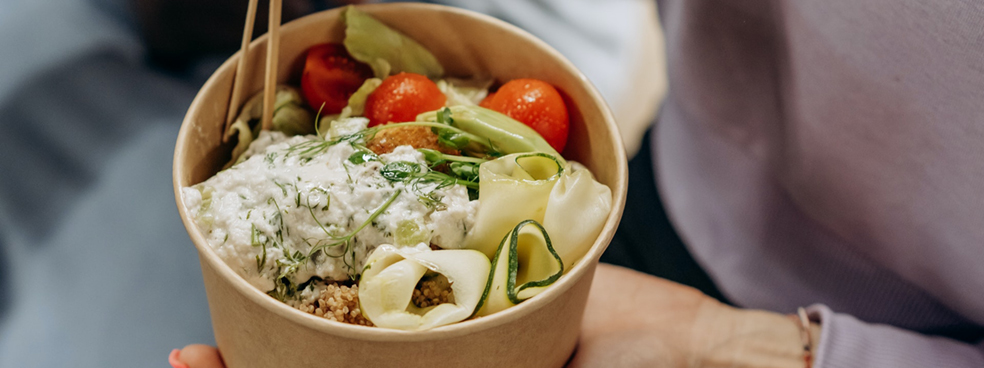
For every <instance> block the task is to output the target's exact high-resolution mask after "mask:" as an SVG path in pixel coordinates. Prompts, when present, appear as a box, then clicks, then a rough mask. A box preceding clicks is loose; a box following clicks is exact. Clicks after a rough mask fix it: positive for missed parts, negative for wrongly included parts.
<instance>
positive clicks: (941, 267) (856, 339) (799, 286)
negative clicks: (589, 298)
mask: <svg viewBox="0 0 984 368" xmlns="http://www.w3.org/2000/svg"><path fill="white" fill-rule="evenodd" d="M659 5H660V13H661V18H662V20H663V24H664V27H665V29H666V33H667V41H668V46H667V47H668V54H669V71H670V95H669V97H668V99H667V101H666V104H665V107H664V110H663V113H662V115H661V119H660V124H659V125H658V127H657V134H655V135H654V140H655V141H654V143H655V144H654V147H655V148H654V152H653V153H654V155H655V156H654V157H655V158H656V161H655V162H656V166H657V177H658V180H657V182H658V185H659V188H660V191H661V194H662V196H663V198H664V200H665V202H666V203H667V207H668V211H669V213H670V216H671V219H672V220H673V222H674V224H675V225H676V227H677V228H678V230H679V231H680V233H681V234H682V237H683V238H684V240H685V242H686V243H687V244H688V245H689V246H690V248H691V250H692V252H693V253H694V254H695V256H696V257H697V258H698V260H699V261H700V262H701V263H702V265H703V266H704V267H705V268H706V269H707V270H708V271H709V272H710V274H711V276H712V277H713V278H714V280H715V281H716V282H717V283H718V285H719V286H720V287H721V288H722V290H723V292H724V293H725V294H726V295H727V296H728V297H729V298H730V299H731V300H733V301H735V302H736V303H738V304H740V305H742V306H744V307H750V308H763V309H768V310H773V311H777V312H785V313H788V312H791V311H793V310H794V309H795V308H796V307H797V306H801V305H813V307H812V308H811V310H812V317H813V318H814V319H816V320H817V321H819V322H820V323H821V324H822V326H823V334H822V338H821V340H822V341H821V342H820V346H819V351H818V356H817V358H816V366H818V367H823V368H832V367H984V343H982V337H984V3H982V2H980V1H972V0H962V1H961V0H949V1H943V0H939V1H935V0H934V1H925V0H895V1H888V0H825V1H783V0H776V1H766V0H754V1H753V0H746V1H720V0H666V1H662V2H661V3H660V4H659Z"/></svg>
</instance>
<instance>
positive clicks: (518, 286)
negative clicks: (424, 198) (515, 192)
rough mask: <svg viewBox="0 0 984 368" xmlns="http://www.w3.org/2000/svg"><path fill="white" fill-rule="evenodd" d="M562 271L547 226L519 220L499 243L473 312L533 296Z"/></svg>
mask: <svg viewBox="0 0 984 368" xmlns="http://www.w3.org/2000/svg"><path fill="white" fill-rule="evenodd" d="M563 274H564V262H563V261H562V260H561V258H560V256H559V255H558V254H557V252H556V251H555V250H554V248H553V245H552V244H551V242H550V236H549V235H548V234H547V230H546V229H544V228H543V226H542V225H540V223H538V222H536V221H534V220H525V221H522V222H520V223H519V224H517V225H516V226H515V227H514V228H513V229H512V231H510V232H509V234H507V235H506V237H505V238H503V239H502V242H500V243H499V248H498V250H497V251H496V254H495V258H494V259H493V260H492V273H490V274H489V279H488V283H487V285H486V286H485V291H484V292H483V297H482V303H481V304H480V305H479V306H478V308H477V312H476V315H478V316H486V315H489V314H492V313H495V312H498V311H501V310H503V309H506V308H509V307H511V306H513V305H516V304H519V303H521V302H523V301H524V300H526V299H529V298H532V297H533V296H535V295H537V294H539V293H540V292H542V291H543V290H544V289H545V288H546V287H547V286H550V285H551V284H553V283H554V282H555V281H557V279H559V278H560V276H561V275H563Z"/></svg>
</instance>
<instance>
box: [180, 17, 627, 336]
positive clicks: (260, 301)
mask: <svg viewBox="0 0 984 368" xmlns="http://www.w3.org/2000/svg"><path fill="white" fill-rule="evenodd" d="M356 7H358V8H359V9H360V10H364V11H366V12H367V13H370V14H372V13H375V12H376V11H379V10H381V11H384V12H385V11H399V10H406V9H409V10H414V11H427V12H437V13H446V14H450V15H453V16H460V17H464V18H470V19H472V20H474V21H478V22H483V23H488V24H490V25H492V26H494V27H497V28H500V29H502V30H503V31H505V32H508V33H510V34H511V35H514V36H517V37H520V38H524V39H527V40H529V41H531V42H532V43H534V44H535V45H536V47H538V48H540V49H541V50H542V51H544V52H546V53H547V54H548V55H549V56H550V57H552V58H554V59H555V60H557V61H559V63H560V64H561V67H562V69H563V70H564V72H566V73H568V74H570V75H572V76H574V77H576V78H577V79H578V80H579V81H580V82H581V85H582V86H583V87H584V88H585V91H586V92H587V95H588V97H589V100H590V101H591V102H594V103H595V104H596V105H597V106H598V107H599V110H600V112H601V115H602V116H603V119H602V120H603V121H604V124H605V127H606V128H607V130H609V131H610V132H611V134H610V140H611V145H612V147H614V148H615V149H617V150H619V151H618V152H615V155H614V156H615V162H614V164H615V165H616V175H615V181H614V183H612V184H613V185H612V187H611V190H612V210H611V212H610V213H609V215H608V217H607V218H606V220H605V225H604V227H602V230H601V233H600V234H599V235H598V238H597V239H595V242H594V243H593V244H592V245H591V248H590V249H589V250H588V252H587V253H586V254H585V255H584V256H582V257H581V259H580V260H578V261H577V262H576V263H575V264H574V266H573V267H572V268H571V270H570V271H569V272H565V274H564V276H563V277H561V278H560V279H559V280H558V281H557V282H556V283H554V285H552V286H551V287H549V288H547V289H546V290H544V291H543V292H541V293H540V294H537V295H536V296H534V297H532V298H530V299H528V300H526V301H524V302H523V303H520V304H518V305H515V306H513V307H510V308H509V309H508V310H506V311H503V312H499V313H494V314H491V315H488V316H484V317H480V318H475V319H471V320H466V321H461V322H457V323H452V324H449V325H445V326H440V327H436V328H433V329H430V330H424V331H402V330H395V329H387V328H379V327H367V326H359V325H352V324H347V323H341V322H335V321H330V320H327V319H325V318H322V317H317V316H315V315H313V314H309V313H304V312H302V311H300V310H297V309H295V308H292V307H290V306H288V305H287V304H285V303H283V302H281V301H279V300H276V299H274V298H272V297H270V296H269V295H267V294H266V293H263V292H262V291H260V290H259V289H257V288H255V287H253V286H252V285H250V284H249V283H248V282H246V280H245V279H243V278H242V277H241V276H239V274H237V273H236V272H235V271H234V270H233V269H232V268H231V267H230V266H228V265H227V264H226V263H225V262H223V261H222V259H221V258H220V257H219V256H218V254H217V253H216V252H215V250H214V249H213V248H212V247H211V246H209V245H208V241H207V240H206V239H205V237H204V235H203V234H202V232H201V231H200V230H199V229H198V227H197V225H195V223H194V221H192V218H193V216H191V214H190V213H189V211H188V209H187V208H186V207H185V205H184V203H183V201H182V199H181V188H182V186H184V185H189V184H187V183H183V182H181V177H182V174H181V173H182V171H184V169H185V167H184V166H183V165H182V164H181V160H180V158H181V157H180V155H181V152H184V151H186V145H188V144H189V142H190V141H191V140H190V137H191V136H192V135H193V134H195V132H194V131H193V130H192V129H191V126H192V122H191V121H192V120H193V116H192V113H193V112H194V111H196V110H198V109H200V108H201V107H202V105H203V104H204V102H203V99H204V95H203V93H202V91H204V90H207V89H211V88H214V86H215V85H217V84H218V83H219V75H220V74H222V72H224V71H225V70H227V69H235V64H236V63H237V61H238V60H239V58H240V57H242V51H238V52H236V53H235V54H233V55H232V56H230V57H229V59H227V60H226V61H225V62H223V63H222V65H221V66H219V67H218V68H217V69H216V70H215V72H213V73H212V75H211V76H210V77H209V78H208V80H207V81H206V82H205V83H204V84H203V85H202V87H201V88H200V89H199V92H198V93H197V94H196V96H195V99H194V100H193V101H192V103H191V105H190V106H189V108H188V112H187V114H186V115H185V117H184V119H183V120H182V123H181V128H180V130H179V132H178V137H177V142H176V144H175V148H174V156H173V162H172V165H173V166H172V183H173V186H174V194H175V202H176V204H177V207H178V213H179V215H180V217H181V221H182V223H183V224H184V226H185V229H186V230H187V232H188V235H189V237H190V238H191V241H192V243H193V244H194V245H195V248H196V249H197V250H198V253H199V255H200V259H201V260H202V262H206V263H208V265H209V266H210V267H211V268H212V269H213V270H214V271H215V272H216V273H218V274H219V275H220V277H221V278H224V279H226V281H227V282H229V284H231V285H232V286H233V287H234V288H235V289H236V291H237V292H239V293H240V294H241V295H243V296H245V297H246V298H247V299H249V300H251V301H252V302H254V303H256V305H258V306H260V307H262V308H264V309H266V310H268V311H270V312H272V313H275V314H277V315H278V316H280V317H281V318H284V319H286V320H288V321H291V322H293V323H296V324H298V325H300V326H303V327H305V328H308V329H312V330H315V331H318V332H322V333H327V334H330V335H335V336H344V337H345V338H349V339H359V340H369V341H384V342H414V341H427V340H438V339H447V338H453V337H458V336H463V335H467V334H473V333H476V332H478V331H482V330H487V329H491V328H494V327H496V326H500V325H504V324H507V323H510V322H512V321H515V320H517V319H520V318H522V317H524V316H526V315H528V314H530V313H533V312H534V311H536V310H538V309H540V308H541V307H543V306H545V305H547V304H549V303H550V302H552V301H553V300H555V299H557V298H558V297H559V296H560V295H562V294H563V293H565V292H566V291H567V290H569V289H570V288H571V287H573V286H574V285H575V283H576V282H577V281H579V280H580V279H581V278H582V277H584V276H585V274H586V273H587V272H588V271H589V270H593V269H594V265H595V263H596V262H597V261H598V259H600V257H601V254H602V253H603V252H604V250H605V248H607V246H608V244H609V243H610V242H611V239H612V237H613V236H614V234H615V230H616V229H617V227H618V224H619V221H620V220H621V215H622V211H623V210H624V207H625V197H626V191H627V187H628V166H627V158H626V156H625V148H624V145H623V142H622V138H621V135H620V134H619V130H618V126H617V125H616V123H615V118H614V115H613V114H612V112H611V109H610V108H609V106H608V104H607V103H606V102H605V100H604V99H603V98H602V97H601V94H600V93H599V92H598V90H597V88H595V86H594V85H593V84H592V83H591V82H590V81H589V80H588V78H587V77H586V76H585V75H584V74H583V73H581V71H580V70H578V69H577V68H576V67H574V65H573V63H571V62H570V61H569V60H567V58H565V57H564V56H563V55H561V54H560V52H558V51H557V50H555V49H554V48H553V47H551V46H549V45H547V44H546V43H545V42H544V41H542V40H540V39H539V38H537V37H535V36H533V35H531V34H530V33H528V32H526V31H524V30H522V29H520V28H519V27H516V26H514V25H512V24H509V23H506V22H504V21H502V20H499V19H497V18H494V17H491V16H488V15H484V14H481V13H477V12H473V11H470V10H466V9H461V8H454V7H449V6H444V5H437V4H421V3H388V4H363V5H356ZM344 9H345V8H344V7H339V8H334V9H329V10H325V11H322V12H317V13H313V14H309V15H307V16H304V17H301V18H298V19H295V20H293V21H291V22H289V23H286V24H284V25H283V26H282V27H281V32H283V34H288V33H291V32H292V31H293V30H295V29H299V28H306V27H305V26H307V25H308V24H310V23H314V22H319V21H323V18H325V17H329V16H332V13H338V12H341V11H343V10H344ZM267 38H268V35H267V34H264V35H262V36H260V37H258V38H257V39H255V40H253V41H252V42H251V44H250V49H255V48H258V47H262V48H265V46H266V40H267ZM578 323H580V321H578Z"/></svg>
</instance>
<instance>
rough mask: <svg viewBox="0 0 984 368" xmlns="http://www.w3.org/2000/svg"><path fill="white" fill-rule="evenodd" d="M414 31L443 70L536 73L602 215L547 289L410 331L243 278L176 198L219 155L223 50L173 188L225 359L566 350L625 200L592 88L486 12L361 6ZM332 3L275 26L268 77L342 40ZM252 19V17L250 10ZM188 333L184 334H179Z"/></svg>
mask: <svg viewBox="0 0 984 368" xmlns="http://www.w3.org/2000/svg"><path fill="white" fill-rule="evenodd" d="M360 9H361V10H363V11H365V12H367V13H369V14H371V15H372V16H374V17H376V18H377V19H379V20H380V21H382V22H383V23H385V24H387V25H389V26H390V27H393V28H395V29H397V30H400V31H402V32H404V33H406V34H407V35H409V36H410V37H412V38H414V39H415V40H417V41H418V42H420V43H421V44H423V45H424V46H425V47H427V48H428V49H430V51H431V52H433V53H434V55H435V56H436V57H437V58H438V60H440V61H441V63H442V64H443V65H444V67H445V70H446V75H449V76H461V77H467V76H492V77H494V78H496V80H497V81H499V82H500V83H502V82H505V81H508V80H511V79H515V78H521V77H532V78H538V79H541V80H544V81H547V82H549V83H551V84H553V85H554V86H556V87H558V89H559V90H560V91H561V92H562V93H563V94H564V97H565V98H566V100H567V104H568V108H569V110H570V116H571V128H570V140H569V141H568V145H567V148H566V150H565V151H564V152H563V155H564V156H565V157H567V158H568V159H571V160H576V161H579V162H581V163H583V164H584V165H586V166H587V167H588V168H590V169H591V171H592V172H593V173H594V174H595V176H596V177H597V180H598V181H600V182H601V183H604V184H606V185H608V186H609V187H610V188H611V189H612V195H613V206H612V211H611V214H610V215H609V216H608V219H607V222H606V223H605V226H604V228H603V229H602V231H601V234H600V235H599V236H598V239H597V240H596V241H595V243H594V245H593V246H592V248H591V249H590V250H589V251H588V253H587V254H586V255H585V256H584V257H583V258H582V259H581V260H580V261H578V262H577V264H576V265H575V266H574V267H572V268H571V269H570V270H569V271H568V272H567V273H566V274H565V275H564V276H563V277H561V278H560V280H558V281H557V282H556V283H554V285H552V286H551V287H550V288H549V289H548V290H546V291H544V292H542V293H540V294H539V295H537V296H535V297H533V298H531V299H529V300H527V301H525V302H523V303H521V304H519V305H517V306H514V307H512V308H510V309H507V310H505V311H502V312H499V313H496V314H493V315H490V316H486V317H481V318H478V319H474V320H469V321H464V322H460V323H456V324H452V325H448V326H443V327H439V328H435V329H432V330H428V331H421V332H405V331H397V330H390V329H383V328H377V327H363V326H355V325H348V324H343V323H338V322H332V321H328V320H326V319H323V318H321V317H316V316H314V315H311V314H307V313H304V312H301V311H298V310H296V309H293V308H291V307H289V306H287V305H285V304H283V303H281V302H280V301H277V300H276V299H274V298H272V297H270V296H267V295H266V294H265V293H263V292H262V291H260V290H258V289H256V288H253V287H252V286H250V285H249V284H248V283H247V282H245V281H244V280H243V279H242V278H240V276H238V275H237V274H236V272H235V271H234V270H232V269H231V268H230V267H228V266H227V265H226V264H225V263H224V262H223V261H222V260H221V259H220V258H219V256H218V255H217V254H216V253H215V251H214V250H213V249H212V248H211V247H210V246H209V245H208V243H207V242H206V240H205V237H204V236H203V234H202V233H201V232H200V231H199V230H198V228H197V227H196V226H195V223H194V220H193V218H194V217H193V214H191V213H189V211H188V210H187V209H186V208H185V206H184V204H183V203H182V200H181V198H180V197H181V191H180V188H182V187H186V186H190V185H194V184H197V183H200V182H202V181H204V180H205V179H207V178H209V177H211V176H212V175H213V174H215V173H216V172H217V171H218V170H219V168H220V167H221V166H222V165H223V164H224V163H225V162H226V161H227V160H228V159H229V155H230V152H231V149H232V145H230V144H223V143H222V129H223V124H224V121H225V116H226V106H227V104H228V103H229V98H230V94H231V88H232V83H233V75H234V74H235V69H236V62H237V60H238V58H239V57H241V56H242V55H240V54H238V53H237V54H236V55H233V56H232V57H231V58H229V60H227V61H226V62H225V63H224V64H222V66H221V67H219V68H218V70H216V71H215V73H214V74H213V75H212V76H211V78H209V80H208V81H207V82H206V83H205V85H204V86H203V87H202V89H201V91H199V92H198V96H197V97H195V100H194V102H192V104H191V107H190V108H189V109H188V113H187V116H186V117H185V119H184V122H183V124H182V126H181V131H180V133H179V134H178V140H177V144H176V146H175V152H174V190H175V196H176V197H177V204H178V212H179V213H180V215H181V220H182V221H183V222H184V225H185V227H186V228H187V230H188V234H189V235H190V237H191V240H192V242H193V243H194V244H195V247H196V248H197V249H198V254H199V259H200V261H201V267H202V276H203V278H204V282H205V291H206V293H207V294H208V303H209V309H210V311H211V315H212V327H213V328H214V330H215V340H216V343H217V344H218V347H219V350H220V351H221V352H222V356H223V357H224V359H225V362H226V364H227V365H228V366H229V367H231V368H240V367H428V368H430V367H438V366H443V367H561V366H563V365H564V364H565V362H567V361H568V359H569V358H570V356H571V354H572V353H573V352H574V349H575V346H576V344H577V341H578V335H579V330H580V325H581V318H582V315H583V313H584V306H585V303H586V301H587V297H588V291H589V289H590V286H591V280H592V277H593V275H594V270H595V266H596V265H597V263H598V258H599V257H600V256H601V254H602V252H604V250H605V248H606V247H607V246H608V243H609V242H610V241H611V238H612V235H613V234H614V233H615V229H616V227H617V226H618V222H619V218H620V217H621V215H622V209H623V207H624V204H625V192H626V182H627V166H626V158H625V154H624V148H623V146H622V141H621V139H620V137H619V134H618V130H617V129H618V128H617V127H616V125H615V121H614V118H613V117H612V113H611V111H609V109H608V106H607V105H606V104H605V101H604V100H602V98H601V95H600V94H599V93H598V91H597V90H595V88H594V87H593V86H592V85H591V83H590V82H588V80H587V78H585V76H584V75H583V74H581V73H580V72H579V71H578V70H577V69H576V68H575V67H574V66H573V65H572V64H571V63H570V62H569V61H567V60H566V59H565V58H564V57H563V56H561V55H560V53H558V52H557V51H556V50H554V49H552V48H551V47H550V46H547V45H546V44H545V43H544V42H543V41H540V40H538V39H537V38H535V37H533V36H531V35H530V34H528V33H526V32H524V31H522V30H520V29H518V28H516V27H514V26H511V25H509V24H507V23H505V22H502V21H499V20H497V19H494V18H491V17H488V16H485V15H481V14H477V13H473V12H469V11H466V10H460V9H455V8H450V7H444V6H437V5H424V4H384V5H366V6H361V7H360ZM340 14H341V9H334V10H330V11H325V12H321V13H317V14H313V15H310V16H307V17H304V18H301V19H298V20H295V21H293V22H290V23H288V24H285V25H284V26H283V27H282V28H281V37H282V38H281V45H280V63H279V73H278V81H280V82H289V83H291V84H295V85H296V84H299V83H298V81H299V78H300V73H301V70H302V67H303V62H304V56H305V54H304V52H305V50H306V49H307V48H308V47H310V46H312V45H315V44H318V43H323V42H341V41H342V38H343V36H344V32H343V29H344V26H343V24H342V22H341V20H340V19H339V15H340ZM261 21H262V20H261ZM265 54H266V36H263V37H260V38H259V39H257V40H256V41H254V42H253V43H252V44H251V48H250V52H249V55H248V57H249V60H250V67H249V70H248V71H247V72H248V76H247V77H246V83H247V85H246V89H245V90H244V91H246V92H248V93H246V94H244V96H247V97H248V96H250V95H252V94H253V93H256V92H258V91H260V90H261V89H262V86H263V84H262V83H263V82H262V79H263V65H264V60H265V57H266V55H265ZM190 342H191V341H189V343H190Z"/></svg>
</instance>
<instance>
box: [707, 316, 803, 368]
mask: <svg viewBox="0 0 984 368" xmlns="http://www.w3.org/2000/svg"><path fill="white" fill-rule="evenodd" d="M699 313H700V312H699ZM706 313H707V315H706V316H705V317H704V318H698V319H697V321H699V322H698V323H699V325H698V326H695V330H696V331H707V332H706V333H702V334H699V335H695V336H694V337H693V340H694V342H693V343H692V346H693V349H695V351H694V353H695V354H694V355H693V356H694V357H698V358H696V359H699V361H696V362H689V364H688V366H698V367H767V368H785V367H789V368H803V367H805V366H806V362H805V361H804V350H803V342H802V338H801V335H800V327H799V325H798V323H797V322H796V321H795V320H794V319H792V318H790V317H789V316H787V315H782V314H778V313H772V312H766V311H759V310H740V309H730V308H729V309H727V311H726V312H721V310H720V309H715V310H714V311H710V310H708V311H707V312H706ZM810 334H811V335H812V339H811V341H813V342H814V343H816V342H819V341H820V326H819V325H817V324H811V325H810ZM701 335H703V336H701ZM709 336H717V337H718V338H708V337H709Z"/></svg>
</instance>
